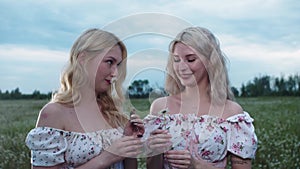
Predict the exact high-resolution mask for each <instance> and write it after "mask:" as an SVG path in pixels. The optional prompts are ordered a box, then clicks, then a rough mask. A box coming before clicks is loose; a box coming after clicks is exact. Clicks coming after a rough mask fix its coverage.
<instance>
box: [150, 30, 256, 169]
mask: <svg viewBox="0 0 300 169" xmlns="http://www.w3.org/2000/svg"><path fill="white" fill-rule="evenodd" d="M169 52H170V55H169V58H168V64H167V73H168V75H167V78H166V84H165V89H166V91H167V92H168V93H169V96H167V97H163V98H159V99H157V100H155V101H154V102H153V103H152V105H151V110H150V115H149V116H148V117H146V118H145V119H144V121H145V128H146V133H145V137H149V138H148V143H147V145H148V148H149V149H152V150H153V151H154V150H156V152H159V150H163V149H162V147H165V146H168V145H169V146H170V147H171V148H170V150H169V151H166V152H165V153H164V154H159V155H156V156H153V157H149V158H148V164H147V166H148V168H154V167H155V168H173V169H174V168H206V169H208V168H226V165H227V160H229V159H230V160H231V163H230V164H231V167H232V168H233V169H247V168H251V159H253V158H254V156H255V152H256V149H257V137H256V135H255V133H254V126H253V124H252V122H253V119H252V118H251V117H250V115H249V114H248V113H247V112H245V111H244V110H243V109H242V107H241V106H240V105H239V104H238V103H236V102H235V101H233V99H234V96H233V94H232V92H231V90H230V84H229V79H228V74H227V68H226V60H225V56H224V54H223V53H222V51H221V49H220V45H219V42H218V40H217V38H216V37H215V36H214V35H213V34H212V33H211V32H210V31H209V30H207V29H205V28H202V27H190V28H186V29H184V30H183V31H182V32H180V33H179V34H178V35H177V36H176V38H175V39H174V40H173V41H172V42H171V43H170V46H169ZM161 112H162V113H161ZM170 135H171V138H170V137H169V136H170ZM170 140H171V144H169V142H170ZM156 154H157V153H156ZM229 157H230V158H229Z"/></svg>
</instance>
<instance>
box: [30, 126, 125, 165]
mask: <svg viewBox="0 0 300 169" xmlns="http://www.w3.org/2000/svg"><path fill="white" fill-rule="evenodd" d="M122 130H123V129H121V128H118V129H116V128H113V129H107V130H100V131H96V132H88V133H79V132H71V131H65V130H61V129H56V128H51V127H37V128H34V129H32V130H31V131H30V132H29V133H28V135H27V137H26V141H25V142H26V145H27V146H28V147H29V149H30V150H31V163H32V165H33V166H55V165H58V164H62V163H64V167H63V168H74V167H78V166H80V165H82V164H84V163H86V162H88V161H89V160H90V159H92V158H94V157H96V156H98V155H99V154H100V153H101V152H102V151H103V150H104V149H106V148H108V147H109V146H110V145H111V144H112V142H113V141H114V140H116V139H119V138H120V137H121V136H122V135H123V134H122V133H123V132H122ZM123 168H124V166H123V163H122V162H119V163H116V164H114V165H112V166H111V167H109V169H123Z"/></svg>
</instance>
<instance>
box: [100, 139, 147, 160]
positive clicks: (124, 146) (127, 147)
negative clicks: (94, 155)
mask: <svg viewBox="0 0 300 169" xmlns="http://www.w3.org/2000/svg"><path fill="white" fill-rule="evenodd" d="M142 147H143V145H142V141H141V139H140V138H137V137H135V136H124V137H122V138H120V139H118V140H116V141H114V142H113V143H112V145H111V146H110V147H108V149H106V150H105V151H107V152H110V153H112V154H114V158H113V159H115V160H116V161H121V160H123V159H124V158H126V157H129V158H136V157H137V156H138V155H139V154H141V153H142Z"/></svg>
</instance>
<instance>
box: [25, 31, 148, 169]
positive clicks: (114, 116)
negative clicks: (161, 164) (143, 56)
mask: <svg viewBox="0 0 300 169" xmlns="http://www.w3.org/2000/svg"><path fill="white" fill-rule="evenodd" d="M126 57H127V51H126V48H125V46H124V44H123V43H122V42H121V41H120V40H119V39H118V38H117V37H116V36H115V35H113V34H112V33H109V32H107V31H103V30H100V29H89V30H87V31H85V32H83V34H82V35H80V36H79V37H78V39H77V40H76V41H75V43H74V44H73V46H72V49H71V52H70V59H69V62H68V64H67V66H66V69H65V70H64V72H63V73H62V75H61V86H60V88H59V90H58V91H57V93H55V94H54V96H53V98H52V100H51V102H49V103H48V104H46V105H45V106H44V107H43V108H42V110H41V111H40V114H39V117H38V120H37V124H36V128H34V129H32V130H31V131H30V132H29V133H28V135H27V138H26V144H27V146H28V147H29V148H30V150H31V153H32V158H31V163H32V168H34V169H43V168H47V169H49V168H51V169H57V168H78V169H80V168H84V169H89V168H91V169H92V168H93V169H94V168H101V169H102V168H110V169H123V168H130V169H132V168H137V161H136V159H134V158H127V157H136V156H137V155H138V154H139V153H140V148H141V147H142V142H141V141H140V138H138V137H137V135H138V134H141V133H137V132H135V130H133V127H139V128H140V129H141V130H139V131H143V125H142V121H141V120H140V119H138V117H136V116H134V115H133V117H132V119H131V122H132V123H135V124H136V125H135V126H132V125H131V124H132V123H130V122H129V121H128V119H127V118H126V116H125V114H123V113H122V107H121V105H122V100H123V93H122V90H121V85H122V82H123V81H124V79H125V76H126ZM124 129H125V130H124Z"/></svg>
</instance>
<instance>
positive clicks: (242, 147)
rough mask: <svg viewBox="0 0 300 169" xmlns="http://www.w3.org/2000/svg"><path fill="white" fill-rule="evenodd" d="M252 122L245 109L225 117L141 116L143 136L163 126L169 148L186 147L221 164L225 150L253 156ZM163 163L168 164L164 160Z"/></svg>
mask: <svg viewBox="0 0 300 169" xmlns="http://www.w3.org/2000/svg"><path fill="white" fill-rule="evenodd" d="M252 122H253V119H252V118H251V117H250V115H249V114H248V113H247V112H244V113H243V114H237V115H234V116H231V117H229V118H227V119H222V118H218V117H213V116H209V115H203V116H200V117H198V116H196V115H195V114H162V115H160V116H153V115H148V116H146V117H145V118H144V123H145V129H146V131H145V134H144V139H147V138H148V137H149V136H150V133H151V132H152V131H153V130H155V129H157V128H162V129H167V130H169V133H170V134H171V135H172V139H171V141H172V143H173V145H172V149H173V150H183V149H186V150H189V151H190V153H191V155H192V156H193V157H194V158H195V159H202V160H206V161H207V162H210V163H213V165H214V166H216V167H220V168H224V167H225V166H226V158H225V157H226V155H227V153H228V152H231V153H232V154H234V155H237V156H239V157H241V158H244V159H245V158H254V157H255V152H256V149H257V137H256V135H255V132H254V126H253V124H252ZM164 167H165V168H166V169H169V168H170V167H169V164H168V162H167V160H164Z"/></svg>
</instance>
